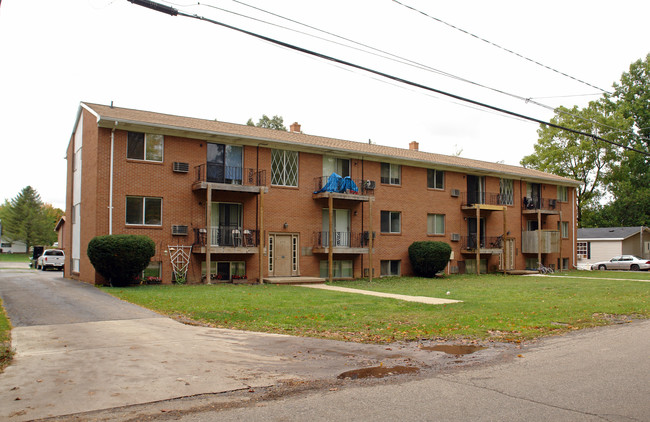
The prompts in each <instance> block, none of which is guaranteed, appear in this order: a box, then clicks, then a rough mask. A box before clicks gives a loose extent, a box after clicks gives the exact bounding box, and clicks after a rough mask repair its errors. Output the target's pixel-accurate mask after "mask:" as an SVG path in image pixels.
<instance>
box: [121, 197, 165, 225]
mask: <svg viewBox="0 0 650 422" xmlns="http://www.w3.org/2000/svg"><path fill="white" fill-rule="evenodd" d="M126 224H132V225H141V226H160V225H162V198H152V197H145V196H127V197H126Z"/></svg>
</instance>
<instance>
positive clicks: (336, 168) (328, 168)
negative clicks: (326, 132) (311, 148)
mask: <svg viewBox="0 0 650 422" xmlns="http://www.w3.org/2000/svg"><path fill="white" fill-rule="evenodd" d="M332 173H336V174H338V175H339V176H341V177H347V176H349V175H350V160H348V159H345V158H334V157H327V156H324V157H323V176H331V175H332Z"/></svg>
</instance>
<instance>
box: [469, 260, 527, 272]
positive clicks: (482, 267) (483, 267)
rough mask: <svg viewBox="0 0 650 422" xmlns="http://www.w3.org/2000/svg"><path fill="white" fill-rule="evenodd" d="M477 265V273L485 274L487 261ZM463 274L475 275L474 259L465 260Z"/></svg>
mask: <svg viewBox="0 0 650 422" xmlns="http://www.w3.org/2000/svg"><path fill="white" fill-rule="evenodd" d="M479 265H480V268H479V273H480V274H487V259H480V260H479ZM535 268H537V267H535ZM465 272H466V273H467V274H476V259H466V260H465Z"/></svg>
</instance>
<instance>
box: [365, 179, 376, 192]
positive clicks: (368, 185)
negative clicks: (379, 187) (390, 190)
mask: <svg viewBox="0 0 650 422" xmlns="http://www.w3.org/2000/svg"><path fill="white" fill-rule="evenodd" d="M364 188H365V189H366V190H374V189H375V181H374V180H366V183H365V184H364Z"/></svg>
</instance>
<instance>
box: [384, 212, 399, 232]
mask: <svg viewBox="0 0 650 422" xmlns="http://www.w3.org/2000/svg"><path fill="white" fill-rule="evenodd" d="M400 226H401V213H400V212H398V211H382V212H381V232H382V233H400V229H401V227H400Z"/></svg>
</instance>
